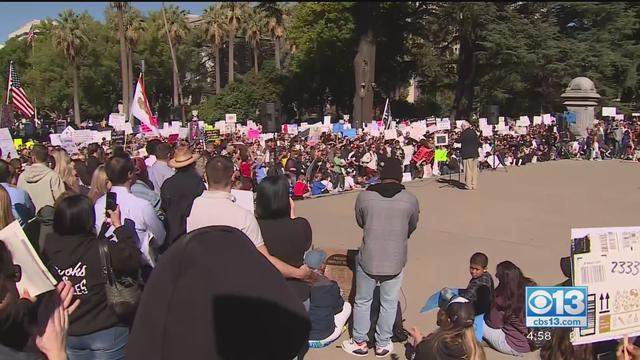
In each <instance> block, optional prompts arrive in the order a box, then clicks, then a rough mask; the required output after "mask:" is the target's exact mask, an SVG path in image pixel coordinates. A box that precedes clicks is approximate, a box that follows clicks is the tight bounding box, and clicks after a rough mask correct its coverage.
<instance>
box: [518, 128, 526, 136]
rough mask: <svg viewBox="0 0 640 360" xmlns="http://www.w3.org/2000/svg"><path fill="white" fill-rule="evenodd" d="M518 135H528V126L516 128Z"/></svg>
mask: <svg viewBox="0 0 640 360" xmlns="http://www.w3.org/2000/svg"><path fill="white" fill-rule="evenodd" d="M516 134H518V135H527V127H526V126H518V127H516Z"/></svg>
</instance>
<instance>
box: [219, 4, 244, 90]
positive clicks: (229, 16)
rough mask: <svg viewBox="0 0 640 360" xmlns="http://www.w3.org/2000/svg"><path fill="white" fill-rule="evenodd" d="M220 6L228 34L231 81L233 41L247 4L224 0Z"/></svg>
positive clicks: (231, 77) (231, 74)
mask: <svg viewBox="0 0 640 360" xmlns="http://www.w3.org/2000/svg"><path fill="white" fill-rule="evenodd" d="M220 7H221V9H222V10H223V12H224V15H223V16H224V19H225V28H226V29H227V34H228V35H229V83H232V82H233V74H234V72H233V63H234V59H233V58H234V54H233V52H234V45H235V44H234V41H235V39H236V35H237V33H238V30H239V29H240V25H241V24H242V19H243V18H244V14H245V13H246V12H247V9H248V5H247V4H246V3H238V2H225V3H223V4H222V5H221V6H220Z"/></svg>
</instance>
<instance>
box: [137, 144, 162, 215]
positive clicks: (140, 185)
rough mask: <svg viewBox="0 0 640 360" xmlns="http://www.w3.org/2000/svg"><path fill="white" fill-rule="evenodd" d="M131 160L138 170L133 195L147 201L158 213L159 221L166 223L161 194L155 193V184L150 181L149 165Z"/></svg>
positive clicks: (139, 159)
mask: <svg viewBox="0 0 640 360" xmlns="http://www.w3.org/2000/svg"><path fill="white" fill-rule="evenodd" d="M131 160H132V161H133V164H134V167H135V168H136V170H135V171H136V174H135V182H134V183H133V185H131V193H132V194H133V195H135V196H136V197H139V198H140V199H144V200H147V201H148V202H149V204H151V206H153V209H154V210H155V211H156V215H157V216H158V219H160V221H164V219H165V215H164V212H163V211H162V206H161V205H162V203H161V200H160V194H158V193H157V192H155V191H153V184H152V183H151V181H150V180H149V174H148V173H147V165H146V164H145V163H144V159H143V158H141V157H136V158H133V159H131Z"/></svg>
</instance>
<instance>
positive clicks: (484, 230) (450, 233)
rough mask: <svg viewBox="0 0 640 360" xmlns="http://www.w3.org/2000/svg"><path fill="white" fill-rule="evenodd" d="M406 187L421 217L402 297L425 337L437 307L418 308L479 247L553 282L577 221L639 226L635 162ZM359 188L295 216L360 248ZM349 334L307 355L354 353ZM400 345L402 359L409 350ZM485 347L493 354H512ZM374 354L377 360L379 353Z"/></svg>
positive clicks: (456, 280) (327, 238)
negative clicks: (467, 185)
mask: <svg viewBox="0 0 640 360" xmlns="http://www.w3.org/2000/svg"><path fill="white" fill-rule="evenodd" d="M444 178H445V179H446V178H447V177H444ZM452 179H456V180H457V175H453V176H452ZM406 186H407V189H408V190H409V191H411V192H413V193H414V194H415V195H416V196H417V197H418V200H419V201H420V210H421V214H420V222H419V224H418V229H417V230H416V232H415V233H414V234H413V236H412V237H411V239H410V244H409V262H408V264H407V267H406V269H405V278H404V282H403V295H402V296H401V298H400V301H401V304H402V306H403V311H404V313H403V317H404V318H405V319H406V322H405V327H410V326H411V325H416V326H418V327H419V328H420V329H422V330H423V332H424V333H425V334H428V333H429V332H431V331H433V330H434V329H435V328H436V322H435V312H432V313H429V314H420V313H419V309H420V307H421V306H422V305H423V304H424V302H425V300H426V299H427V297H428V296H429V295H431V294H432V293H433V292H434V291H436V290H439V289H440V288H442V287H444V286H449V287H465V286H466V284H467V282H468V281H469V272H468V265H469V264H468V260H469V257H470V256H471V254H473V253H474V252H476V251H482V252H484V253H486V254H487V255H488V256H489V270H490V272H491V274H495V267H496V264H497V263H499V262H501V261H503V260H511V261H512V262H514V263H515V264H516V265H518V266H519V267H520V268H521V269H522V271H523V272H524V274H525V275H526V276H529V277H531V278H533V279H534V280H535V281H537V282H538V283H539V284H541V285H552V284H556V283H559V282H561V281H562V280H564V279H563V277H562V273H561V271H560V258H561V257H563V256H567V255H568V254H569V247H570V243H569V241H570V230H571V228H572V227H576V228H578V227H601V226H638V225H640V219H639V218H638V205H640V164H638V163H632V162H623V161H619V160H609V161H598V162H592V161H576V160H563V161H557V162H549V163H537V164H529V165H527V166H524V167H519V168H515V167H510V168H509V169H508V172H505V170H504V169H499V170H496V171H485V172H482V173H481V174H480V177H479V181H478V190H475V191H465V190H459V189H457V188H455V187H445V188H441V187H442V184H440V183H438V182H436V181H435V179H425V180H424V181H417V182H412V183H409V184H406ZM357 194H358V193H357V192H353V193H349V194H343V195H339V196H328V197H323V198H318V199H312V200H304V201H300V202H296V215H297V216H302V217H305V218H307V219H308V220H309V222H310V223H311V226H312V228H313V243H314V245H315V246H316V247H319V248H336V247H338V248H347V249H356V248H358V246H359V245H360V243H361V237H362V231H361V230H360V229H359V228H358V226H357V225H356V223H355V216H354V204H355V199H356V196H357ZM347 338H348V335H347V334H343V336H342V338H341V339H340V340H338V341H336V342H335V343H333V344H332V345H331V346H330V347H327V348H325V349H320V350H310V351H309V353H308V354H307V356H306V357H305V359H309V360H320V359H323V360H325V359H336V360H338V359H352V358H355V357H353V356H350V355H347V354H345V353H344V352H342V350H340V349H339V346H340V343H341V341H342V340H344V339H347ZM395 346H396V348H395V353H396V354H397V355H398V356H399V358H400V359H404V348H401V347H400V344H395ZM485 351H486V352H487V358H488V359H508V358H512V357H510V356H505V355H501V354H498V353H496V352H495V351H493V350H490V349H489V348H485ZM368 357H369V358H375V356H374V355H373V352H372V351H370V353H369V356H368ZM535 358H538V357H537V356H536V355H535V354H530V355H529V356H527V357H526V359H535Z"/></svg>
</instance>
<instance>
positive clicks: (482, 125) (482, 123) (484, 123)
mask: <svg viewBox="0 0 640 360" xmlns="http://www.w3.org/2000/svg"><path fill="white" fill-rule="evenodd" d="M461 122H462V121H461ZM478 124H479V125H480V129H482V128H485V127H489V125H488V124H487V119H486V118H480V119H479V120H478ZM456 126H457V127H459V128H462V126H458V120H456Z"/></svg>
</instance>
